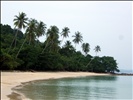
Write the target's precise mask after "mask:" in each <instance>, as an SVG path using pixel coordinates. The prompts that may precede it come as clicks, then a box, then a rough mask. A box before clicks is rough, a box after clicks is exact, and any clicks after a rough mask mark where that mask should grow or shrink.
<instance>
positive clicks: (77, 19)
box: [1, 1, 133, 70]
mask: <svg viewBox="0 0 133 100" xmlns="http://www.w3.org/2000/svg"><path fill="white" fill-rule="evenodd" d="M19 12H24V13H26V15H27V17H28V18H35V19H36V20H38V21H43V22H44V23H45V24H46V25H47V28H49V27H50V26H52V25H56V26H57V27H58V28H59V30H60V32H61V31H62V29H63V28H64V27H69V29H70V33H69V38H66V39H64V42H65V41H66V40H70V41H71V42H72V40H73V37H72V36H73V35H74V34H75V32H77V31H79V32H81V34H82V36H83V43H89V44H90V52H89V54H91V55H93V56H95V51H94V48H95V46H96V45H99V46H100V47H101V52H99V53H98V55H99V56H100V57H102V56H112V57H114V59H115V60H116V61H117V63H118V67H119V69H127V70H131V69H132V70H133V67H132V61H133V60H132V56H133V54H132V28H133V26H132V23H133V20H132V16H133V14H132V13H133V2H132V1H1V23H2V24H8V25H10V26H11V27H12V28H14V25H13V19H14V18H15V17H14V16H15V15H18V14H19ZM24 31H25V30H23V32H24ZM61 38H62V37H61ZM61 38H60V39H61ZM39 40H40V41H41V42H43V41H45V36H43V37H40V38H39ZM72 44H73V45H74V43H72ZM62 45H63V44H62ZM76 49H77V50H80V51H82V49H81V43H80V44H79V45H77V46H76Z"/></svg>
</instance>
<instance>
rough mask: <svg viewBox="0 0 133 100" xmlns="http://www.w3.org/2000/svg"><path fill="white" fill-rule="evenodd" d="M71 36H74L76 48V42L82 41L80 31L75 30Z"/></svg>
mask: <svg viewBox="0 0 133 100" xmlns="http://www.w3.org/2000/svg"><path fill="white" fill-rule="evenodd" d="M72 37H75V38H74V39H73V42H74V43H75V48H76V44H79V42H82V41H83V37H82V35H81V33H80V32H79V31H77V32H75V35H74V36H72Z"/></svg>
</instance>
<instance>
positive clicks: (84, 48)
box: [82, 43, 90, 55]
mask: <svg viewBox="0 0 133 100" xmlns="http://www.w3.org/2000/svg"><path fill="white" fill-rule="evenodd" d="M82 50H83V52H84V53H85V55H87V53H88V52H89V51H90V45H89V43H83V44H82Z"/></svg>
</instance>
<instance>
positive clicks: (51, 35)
mask: <svg viewBox="0 0 133 100" xmlns="http://www.w3.org/2000/svg"><path fill="white" fill-rule="evenodd" d="M58 34H59V29H58V27H56V26H51V27H50V28H49V29H48V31H47V33H46V36H47V40H46V45H45V48H44V49H43V51H42V53H43V52H44V50H45V49H46V48H47V47H48V45H49V46H50V48H51V50H53V51H57V49H58V44H59V43H60V41H58V38H59V35H58Z"/></svg>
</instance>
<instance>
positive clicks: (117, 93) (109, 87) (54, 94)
mask: <svg viewBox="0 0 133 100" xmlns="http://www.w3.org/2000/svg"><path fill="white" fill-rule="evenodd" d="M17 91H19V92H21V93H23V94H25V96H27V97H28V98H31V99H33V100H133V98H132V95H133V76H93V77H80V78H65V79H54V80H45V81H44V80H43V81H35V82H31V83H29V84H27V85H24V87H23V88H22V89H17Z"/></svg>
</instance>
